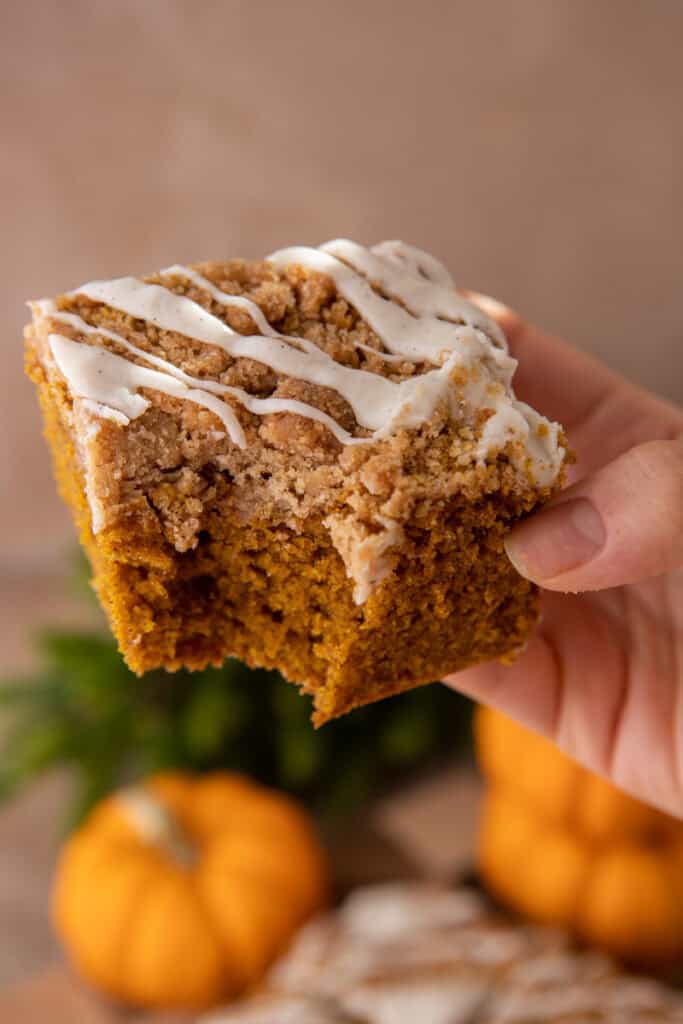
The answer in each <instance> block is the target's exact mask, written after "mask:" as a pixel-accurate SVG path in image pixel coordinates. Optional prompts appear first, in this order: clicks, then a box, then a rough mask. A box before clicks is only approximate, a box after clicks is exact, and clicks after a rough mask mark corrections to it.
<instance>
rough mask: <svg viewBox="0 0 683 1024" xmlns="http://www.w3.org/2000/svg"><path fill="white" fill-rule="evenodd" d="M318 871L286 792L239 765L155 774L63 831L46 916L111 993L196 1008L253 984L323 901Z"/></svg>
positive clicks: (78, 962)
mask: <svg viewBox="0 0 683 1024" xmlns="http://www.w3.org/2000/svg"><path fill="white" fill-rule="evenodd" d="M326 876H327V872H326V861H325V856H324V853H323V850H322V848H321V846H320V844H319V842H318V840H317V839H316V837H315V835H314V832H313V829H312V826H311V823H310V822H309V820H308V818H307V816H306V815H305V814H304V812H303V811H302V809H301V808H300V807H299V806H298V805H297V804H295V803H294V802H293V801H292V800H290V799H289V798H287V797H286V796H284V795H282V794H279V793H276V792H274V791H271V790H268V789H265V788H263V787H262V786H259V785H257V784H255V783H253V782H250V781H249V780H247V779H245V778H243V777H240V776H237V775H228V774H214V775H208V776H200V777H192V776H186V775H180V774H177V775H172V774H167V775H157V776H154V777H152V778H151V779H149V780H147V781H146V782H145V784H144V785H143V786H138V787H135V788H131V789H129V790H122V791H121V792H120V793H118V794H115V795H114V796H112V797H110V798H108V799H107V800H105V801H103V802H102V803H101V804H100V805H99V806H98V807H96V808H95V810H94V811H93V813H92V814H91V815H90V817H89V818H88V819H87V821H86V822H85V824H84V825H83V826H82V827H81V828H80V829H79V830H78V831H77V832H76V833H75V834H74V835H73V836H72V837H71V838H70V839H69V840H68V842H67V843H66V845H65V847H64V850H63V852H62V854H61V857H60V861H59V864H58V867H57V874H56V878H55V883H54V892H53V919H54V924H55V928H56V930H57V933H58V934H59V936H60V938H61V939H62V941H63V943H64V945H65V947H66V949H67V951H68V954H69V956H70V958H71V960H72V962H73V964H74V965H75V967H76V969H77V970H78V971H79V972H80V973H81V974H82V975H83V976H84V977H85V978H87V979H88V980H89V981H91V982H92V983H93V984H94V985H96V986H98V987H100V988H102V989H104V990H105V991H106V992H108V993H109V994H110V995H112V996H114V997H116V998H118V999H121V1000H123V1001H125V1002H129V1003H133V1004H136V1005H140V1006H146V1007H185V1008H200V1007H206V1006H210V1005H213V1004H215V1003H217V1002H220V1001H221V1000H224V999H226V998H228V997H230V996H233V995H235V994H237V993H239V992H241V991H242V990H244V989H245V988H248V987H249V986H251V985H253V984H254V983H255V982H256V981H258V979H259V978H260V977H261V975H262V974H263V972H264V970H265V969H266V968H267V966H268V965H269V964H270V962H271V961H272V960H273V959H274V958H275V957H276V956H277V955H278V953H280V952H281V950H282V949H283V948H284V947H285V946H286V944H287V942H288V940H289V939H290V938H291V936H292V935H293V933H294V931H295V930H296V929H297V928H298V927H299V925H300V924H301V923H302V922H303V921H304V920H305V919H306V918H307V917H308V916H309V915H310V914H311V913H313V912H314V911H315V910H317V909H318V908H320V907H321V906H322V905H324V903H325V901H326V894H327V883H326Z"/></svg>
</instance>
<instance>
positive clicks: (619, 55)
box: [0, 0, 683, 574]
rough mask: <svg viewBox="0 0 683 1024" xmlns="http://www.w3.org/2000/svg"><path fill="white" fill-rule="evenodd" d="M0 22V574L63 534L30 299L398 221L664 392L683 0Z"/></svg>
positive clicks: (91, 7) (396, 0) (10, 7)
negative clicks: (38, 402)
mask: <svg viewBox="0 0 683 1024" xmlns="http://www.w3.org/2000/svg"><path fill="white" fill-rule="evenodd" d="M2 22H3V24H2V29H1V31H0V48H1V52H0V85H1V88H0V113H1V117H2V133H1V136H0V139H1V142H0V146H1V153H0V160H1V165H0V174H1V186H2V187H1V188H0V223H1V224H2V241H3V244H2V247H1V249H0V262H1V267H2V274H1V275H0V281H1V285H0V287H1V289H2V299H1V301H0V317H1V318H2V330H1V332H0V337H1V338H2V345H3V346H4V349H5V361H4V363H3V367H4V370H3V374H2V377H1V378H0V387H1V388H2V402H1V403H0V420H1V422H0V444H1V445H2V449H1V457H0V488H1V495H0V497H1V501H0V519H1V525H2V530H0V573H2V572H3V570H4V571H5V573H6V574H7V573H10V572H13V573H16V572H20V573H21V572H23V570H24V568H25V567H26V566H28V565H32V566H36V565H40V566H41V567H43V569H46V568H49V567H50V566H52V565H54V564H56V560H57V559H59V558H60V557H62V552H63V549H64V543H65V538H68V537H69V535H70V534H69V528H68V524H67V520H66V516H65V514H64V512H63V511H62V509H61V508H60V505H59V504H58V502H57V499H56V497H55V495H54V493H53V488H52V484H51V482H50V481H49V479H48V466H47V459H46V456H45V453H44V451H43V447H42V442H41V441H40V438H39V423H38V417H37V413H36V409H35V406H34V401H33V396H32V394H31V391H30V389H29V386H28V384H27V383H25V382H24V381H23V379H22V373H21V367H20V363H21V348H20V342H19V338H20V329H21V325H22V322H23V320H24V318H25V310H24V308H23V306H22V303H23V301H24V300H25V299H26V298H28V297H36V296H41V295H44V294H50V293H53V292H55V291H57V290H59V289H67V288H69V287H70V286H74V285H76V284H77V283H79V282H81V281H83V280H87V279H91V278H95V277H100V276H112V275H118V274H122V273H126V272H139V271H144V270H150V269H153V268H156V267H158V266H160V265H165V264H168V263H170V262H176V261H191V260H197V259H202V258H208V257H221V256H228V255H236V254H243V255H248V256H253V255H258V254H261V253H265V252H268V251H269V250H270V249H272V248H274V247H276V246H281V245H284V244H287V243H293V242H304V243H316V242H319V241H322V240H325V239H327V238H330V237H334V236H337V235H347V236H351V237H355V238H357V239H359V240H362V241H367V242H372V241H375V240H377V239H380V238H383V237H402V238H405V239H406V240H409V241H413V242H415V243H417V244H418V245H421V246H424V247H427V248H430V249H433V250H434V251H435V252H436V253H438V254H439V255H440V256H441V257H443V258H445V259H446V260H447V261H448V262H449V263H450V265H451V266H452V268H453V269H454V271H455V273H456V277H457V279H458V280H459V281H461V282H463V283H466V284H468V285H473V286H476V287H479V288H480V289H482V290H487V291H489V292H491V293H494V294H496V295H500V296H501V297H503V298H505V299H506V300H508V301H509V302H510V303H513V304H516V305H518V306H519V307H520V308H521V309H522V310H524V311H526V312H527V313H528V314H529V315H531V316H533V317H536V318H537V319H538V320H539V321H542V322H543V323H544V324H546V325H547V326H548V327H550V328H553V329H554V330H557V331H561V332H563V333H565V334H566V335H568V336H570V337H571V338H573V339H574V340H575V341H576V343H577V344H579V345H581V346H584V347H586V348H589V349H592V350H593V351H594V352H596V353H598V354H600V355H601V356H603V357H605V358H606V359H608V360H609V361H610V362H611V363H612V364H614V365H615V366H617V367H620V368H621V369H622V370H623V371H624V372H626V373H628V374H629V375H630V376H632V377H633V378H636V379H639V380H641V381H642V382H643V383H644V384H647V385H650V386H652V387H654V388H658V389H659V390H661V391H662V392H665V393H668V394H669V395H671V396H672V397H677V398H678V399H681V398H683V373H682V372H681V371H682V365H683V360H682V358H681V344H682V341H683V311H682V308H681V301H680V292H681V259H680V254H681V239H682V238H683V201H682V200H683V187H682V185H681V180H682V178H683V119H682V117H681V105H682V101H683V61H682V60H681V51H680V48H681V40H682V39H683V3H681V2H680V0H515V2H514V3H512V2H509V0H500V2H493V0H468V2H452V0H451V2H447V0H443V2H433V0H422V2H420V3H408V2H402V0H393V2H372V0H351V2H348V0H346V2H339V3H326V2H324V0H306V2H297V0H292V2H291V3H280V2H277V3H276V2H271V3H268V2H258V0H252V2H248V0H247V2H240V0H232V2H231V0H224V2H222V3H221V2H209V0H145V2H140V0H120V2H118V3H107V2H104V0H87V2H86V0H83V2H78V0H71V2H69V0H61V2H59V3H57V2H55V3H52V2H34V0H22V2H21V3H14V4H5V5H3V12H2Z"/></svg>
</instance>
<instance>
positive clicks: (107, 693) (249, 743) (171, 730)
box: [0, 631, 469, 824]
mask: <svg viewBox="0 0 683 1024" xmlns="http://www.w3.org/2000/svg"><path fill="white" fill-rule="evenodd" d="M37 642H38V645H39V653H40V663H41V668H40V671H39V672H38V673H36V674H35V675H33V676H31V677H28V678H24V679H17V680H9V681H5V682H4V683H0V718H1V719H2V731H1V732H0V736H2V739H1V740H0V747H1V748H2V749H1V755H0V799H3V798H7V797H9V796H11V795H12V794H13V793H15V792H16V791H17V790H18V789H19V788H20V787H21V786H22V785H23V784H25V783H26V782H28V781H30V780H31V779H33V778H35V777H36V776H38V775H40V774H42V773H44V772H46V771H49V770H50V769H52V768H56V767H62V766H67V767H69V768H70V769H72V771H73V772H74V774H75V777H76V781H77V795H76V798H75V801H74V805H73V807H72V808H71V811H70V818H69V824H74V823H76V822H78V821H79V820H80V819H81V818H82V816H83V815H84V814H85V813H86V812H87V810H88V809H89V808H90V807H91V806H92V804H93V803H94V802H95V801H97V800H98V799H99V798H100V797H102V796H103V795H104V794H106V793H107V792H109V791H110V790H111V789H112V788H114V787H115V786H117V785H119V784H121V783H123V782H126V781H129V780H131V779H133V778H136V777H138V776H141V775H144V774H147V773H149V772H155V771H160V770H166V769H178V770H189V771H198V772H203V771H210V770H213V769H235V770H239V771H243V772H247V773H249V774H250V775H252V776H254V777H255V778H257V779H260V780H261V781H263V782H265V783H267V784H269V785H275V786H279V787H281V788H283V789H286V790H289V791H290V792H293V793H295V794H297V795H299V796H301V797H302V798H304V799H306V800H307V801H308V802H309V804H311V805H312V806H313V808H314V809H315V810H317V811H318V812H319V813H322V814H331V813H335V812H338V811H346V810H349V809H351V808H353V807H354V806H357V805H358V804H360V803H362V802H363V801H364V800H365V799H367V798H368V797H370V796H374V795H376V794H377V792H378V790H379V789H380V788H382V787H387V786H389V785H392V784H393V783H394V782H396V781H398V780H400V779H401V778H405V776H406V774H407V773H409V772H411V771H416V770H417V769H422V768H423V767H425V766H427V765H428V764H429V762H430V761H431V760H432V759H433V758H434V757H436V756H438V755H439V754H441V753H445V752H448V753H453V752H454V751H456V750H457V749H458V748H459V747H460V748H461V747H462V745H463V744H464V743H466V742H467V737H468V721H469V705H468V704H467V702H466V701H465V700H464V699H463V698H459V697H457V696H456V695H455V694H454V693H452V692H451V691H450V690H447V689H446V688H445V687H441V686H427V687H422V688H419V689H417V690H413V691H411V692H409V693H407V694H403V695H402V696H399V697H394V698H392V699H391V700H390V701H384V702H381V703H379V704H374V705H370V706H368V707H366V708H361V709H359V710H357V711H354V712H352V713H351V714H349V715H346V716H345V717H344V718H341V719H339V720H338V721H334V722H331V723H329V724H328V725H325V726H324V727H323V728H322V729H319V730H317V731H316V730H314V729H313V727H312V726H311V724H310V720H309V719H310V711H311V708H310V702H309V701H308V700H307V699H305V698H303V697H301V696H300V695H299V693H298V692H297V690H296V688H295V687H293V686H290V685H288V684H287V683H285V682H284V680H283V679H282V678H281V677H280V676H279V675H278V674H277V673H276V672H266V671H263V670H251V669H248V668H247V667H246V666H245V665H243V664H242V663H241V662H238V661H236V660H234V659H231V660H229V661H227V662H226V663H225V664H224V665H223V666H222V667H221V668H219V669H213V668H210V669H206V670H205V671H203V672H195V673H190V672H186V671H180V672H176V673H173V674H171V673H166V672H163V671H156V672H150V673H148V674H147V675H146V676H145V677H144V678H142V679H140V678H138V677H137V676H135V675H133V674H132V673H131V672H130V671H129V670H128V669H127V668H126V666H125V664H124V662H123V660H122V659H121V657H120V655H119V654H118V652H117V650H116V646H115V644H114V641H113V640H112V639H110V638H109V637H108V636H105V635H103V634H100V633H88V632H58V631H46V632H44V633H43V634H41V635H40V636H39V638H38V641H37Z"/></svg>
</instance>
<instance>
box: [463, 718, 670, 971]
mask: <svg viewBox="0 0 683 1024" xmlns="http://www.w3.org/2000/svg"><path fill="white" fill-rule="evenodd" d="M476 734H477V747H478V751H479V759H480V764H481V767H482V770H483V772H484V775H485V776H486V778H487V780H488V782H489V789H488V793H487V795H486V798H485V801H484V809H483V815H482V822H481V828H480V835H479V870H480V873H481V876H482V879H483V880H484V882H485V883H486V885H487V886H488V887H489V888H490V890H491V891H492V892H493V893H494V895H496V896H497V897H498V898H499V899H500V900H501V901H503V902H504V903H506V904H508V905H509V906H510V907H512V908H514V909H515V910H518V911H520V912H521V913H523V914H525V915H526V916H528V917H530V918H531V919H532V920H535V921H539V922H541V923H544V924H557V925H563V926H565V927H568V928H570V929H572V930H573V931H574V933H575V934H576V935H577V936H578V937H580V938H581V939H583V940H584V941H586V942H588V943H590V944H591V945H596V946H600V947H602V948H604V949H606V950H608V951H610V952H612V953H614V954H616V955H617V956H620V957H622V958H623V959H626V960H629V961H633V962H637V963H641V964H652V965H657V964H665V963H670V962H672V961H674V960H676V959H678V958H679V957H681V956H683V823H682V822H680V821H678V820H676V819H674V818H670V817H669V816H667V815H665V814H663V813H662V812H661V811H657V810H655V809H654V808H652V807H648V806H646V805H645V804H642V803H639V802H638V801H637V800H634V799H633V798H632V797H629V796H627V795H626V794H625V793H622V792H621V791H620V790H618V789H616V788H615V787H614V786H612V785H610V783H608V782H606V781H605V780H604V779H601V778H599V777H598V776H596V775H593V774H592V773H590V772H588V771H586V770H585V769H584V768H581V767H580V766H579V765H578V764H576V763H575V762H573V761H572V760H570V758H568V757H566V756H565V755H564V754H562V753H561V752H560V751H559V750H558V749H557V747H555V746H554V745H553V744H552V743H550V742H549V741H548V740H545V739H543V738H541V737H540V736H537V735H536V734H535V733H532V732H530V731H529V730H527V729H524V728H523V727H522V726H520V725H517V724H516V723H515V722H512V721H511V720H510V719H509V718H506V717H505V716H504V715H502V714H500V713H499V712H496V711H492V710H491V709H488V708H480V709H479V712H478V714H477V719H476Z"/></svg>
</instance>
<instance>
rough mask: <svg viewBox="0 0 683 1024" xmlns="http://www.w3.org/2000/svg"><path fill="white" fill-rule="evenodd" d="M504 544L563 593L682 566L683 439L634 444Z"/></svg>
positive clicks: (520, 565)
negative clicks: (634, 445) (682, 441)
mask: <svg viewBox="0 0 683 1024" xmlns="http://www.w3.org/2000/svg"><path fill="white" fill-rule="evenodd" d="M505 546H506V550H507V553H508V557H509V558H510V560H511V561H512V563H513V565H514V566H515V568H516V569H517V570H518V571H519V572H520V573H521V574H522V576H526V577H527V578H528V579H531V580H533V581H534V582H535V583H538V584H540V585H541V586H543V587H545V588H546V589H548V590H560V591H564V592H578V591H582V590H604V589H606V588H607V587H616V586H621V585H622V584H625V583H635V582H637V581H638V580H642V579H646V578H647V577H649V576H656V575H659V574H660V573H663V572H667V571H669V570H673V569H676V568H679V567H681V566H683V443H681V441H649V442H648V443H647V444H641V445H638V446H637V447H635V448H631V450H630V451H627V452H625V453H624V454H623V455H620V456H619V457H618V458H617V459H615V460H614V462H610V463H609V464H608V465H606V466H603V467H602V469H599V470H597V471H596V472H595V473H592V474H591V475H590V476H588V477H586V478H585V479H583V480H581V481H580V482H579V483H577V484H575V485H574V486H573V487H569V488H568V489H567V490H566V491H563V492H562V494H561V495H559V496H558V497H557V498H556V499H555V500H554V501H552V502H551V503H550V504H549V505H548V506H546V508H544V509H543V510H542V511H541V512H539V513H537V514H536V515H534V516H532V517H531V518H530V519H528V520H526V521H525V522H523V523H521V524H520V525H519V526H517V527H516V528H515V529H514V530H513V531H512V533H511V534H510V535H509V536H508V538H507V541H506V545H505Z"/></svg>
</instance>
